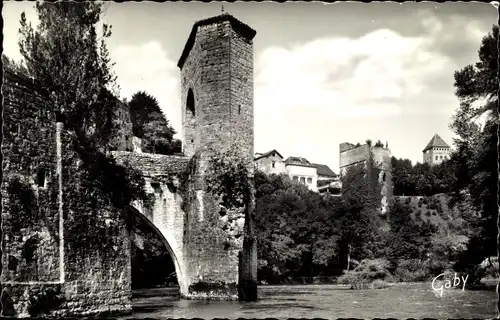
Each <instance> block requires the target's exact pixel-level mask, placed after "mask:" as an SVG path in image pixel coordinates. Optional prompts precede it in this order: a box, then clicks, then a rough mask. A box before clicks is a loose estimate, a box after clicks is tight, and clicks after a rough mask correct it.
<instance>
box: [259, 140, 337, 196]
mask: <svg viewBox="0 0 500 320" xmlns="http://www.w3.org/2000/svg"><path fill="white" fill-rule="evenodd" d="M254 165H255V168H256V169H258V170H260V171H262V172H264V173H266V174H272V173H274V174H281V173H284V174H286V175H288V176H289V177H290V179H291V180H293V181H296V182H299V183H302V184H304V185H306V186H307V187H308V188H309V189H310V190H312V191H315V192H317V191H318V186H319V185H321V186H323V188H322V192H323V191H325V190H326V189H325V187H324V186H325V185H328V184H329V183H330V182H333V181H337V180H338V177H337V175H336V174H335V173H334V172H333V171H332V170H331V169H330V168H329V167H328V166H327V165H324V164H318V163H311V162H309V161H308V160H307V159H305V158H302V157H289V158H287V159H286V160H283V156H282V155H281V154H280V153H279V152H278V151H277V150H271V151H268V152H266V153H256V154H255V157H254ZM320 182H321V183H320Z"/></svg>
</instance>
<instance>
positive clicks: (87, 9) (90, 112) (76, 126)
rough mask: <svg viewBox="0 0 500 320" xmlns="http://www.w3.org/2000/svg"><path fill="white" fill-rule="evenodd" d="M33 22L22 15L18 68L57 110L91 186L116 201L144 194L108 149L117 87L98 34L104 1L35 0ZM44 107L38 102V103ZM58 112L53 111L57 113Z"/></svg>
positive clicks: (135, 177) (132, 173)
mask: <svg viewBox="0 0 500 320" xmlns="http://www.w3.org/2000/svg"><path fill="white" fill-rule="evenodd" d="M35 5H36V11H37V14H38V19H39V21H40V23H39V25H38V26H37V27H36V28H33V26H32V25H31V23H29V22H28V21H27V20H26V15H25V13H22V15H21V28H20V30H19V48H20V51H21V54H22V57H23V62H22V64H21V65H18V66H15V65H14V67H15V68H16V70H20V71H23V72H26V73H27V74H26V75H28V76H30V77H32V78H34V79H36V80H37V81H38V82H40V83H43V89H44V90H43V92H42V95H44V99H45V101H46V102H47V103H46V104H44V105H43V106H44V107H47V108H49V109H50V110H44V111H47V112H49V113H51V114H54V115H59V119H58V120H62V121H63V122H64V128H65V129H66V130H67V132H69V133H70V135H71V137H72V149H73V151H75V152H76V154H78V157H79V160H78V161H80V160H81V161H82V165H81V166H82V169H84V170H85V171H86V172H87V176H88V177H91V179H92V180H94V181H95V183H94V187H97V188H100V189H101V192H102V193H104V194H108V195H109V196H110V199H111V200H112V201H113V203H114V204H115V205H116V206H117V207H123V206H125V205H128V203H130V201H132V200H133V199H136V198H140V197H142V196H143V193H142V188H141V187H140V186H141V185H142V183H143V181H142V180H141V179H140V176H139V175H138V174H137V172H135V171H134V170H132V169H131V168H124V167H122V166H118V165H116V164H115V162H114V159H112V157H110V156H109V155H108V154H107V151H108V150H109V149H110V138H111V136H112V132H113V130H115V129H116V128H114V126H113V121H112V120H113V119H112V117H113V115H114V114H115V111H116V108H117V106H118V100H117V98H116V97H115V96H114V93H113V90H115V89H117V86H116V83H115V76H114V75H113V72H112V66H113V64H112V63H111V61H110V58H109V53H108V50H107V47H106V44H105V40H106V39H107V38H108V37H109V36H111V27H110V26H108V25H106V24H104V25H103V33H102V35H101V36H100V37H98V35H97V32H96V25H97V23H98V22H99V19H100V15H101V10H102V5H103V4H102V3H97V2H81V3H80V2H79V3H69V2H56V3H51V2H43V3H42V2H37V3H36V4H35ZM41 107H42V106H41ZM55 118H56V117H54V119H55Z"/></svg>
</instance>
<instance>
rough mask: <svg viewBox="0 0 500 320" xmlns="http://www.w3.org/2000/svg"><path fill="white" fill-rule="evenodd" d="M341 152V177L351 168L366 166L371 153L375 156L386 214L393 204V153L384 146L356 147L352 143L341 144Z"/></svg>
mask: <svg viewBox="0 0 500 320" xmlns="http://www.w3.org/2000/svg"><path fill="white" fill-rule="evenodd" d="M339 151H340V175H341V176H342V175H344V174H345V172H346V171H347V169H348V168H349V167H352V166H355V165H358V164H365V165H366V162H367V160H368V159H369V156H370V152H371V153H372V154H373V160H374V165H375V166H376V167H377V168H378V169H380V173H379V183H380V184H381V185H382V191H381V193H382V206H381V211H382V213H386V212H387V210H388V208H389V203H390V202H392V165H391V151H390V150H389V148H387V147H386V148H384V147H383V146H373V145H372V146H369V145H368V144H364V145H360V144H357V145H354V144H352V143H348V142H345V143H341V144H340V146H339Z"/></svg>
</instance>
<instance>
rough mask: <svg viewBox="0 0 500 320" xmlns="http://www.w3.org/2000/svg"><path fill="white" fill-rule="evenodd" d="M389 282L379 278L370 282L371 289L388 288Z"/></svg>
mask: <svg viewBox="0 0 500 320" xmlns="http://www.w3.org/2000/svg"><path fill="white" fill-rule="evenodd" d="M388 286H389V284H388V283H387V281H384V280H380V279H377V280H375V281H373V282H372V283H371V284H370V289H384V288H387V287H388Z"/></svg>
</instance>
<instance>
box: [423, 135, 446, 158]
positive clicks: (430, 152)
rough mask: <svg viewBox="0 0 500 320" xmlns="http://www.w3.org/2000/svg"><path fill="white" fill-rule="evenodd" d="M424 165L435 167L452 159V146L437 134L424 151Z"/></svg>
mask: <svg viewBox="0 0 500 320" xmlns="http://www.w3.org/2000/svg"><path fill="white" fill-rule="evenodd" d="M422 154H423V158H424V163H427V164H429V165H430V166H434V165H437V164H440V163H441V162H443V161H445V160H448V159H449V158H450V146H449V145H448V144H447V143H446V142H445V141H444V140H443V139H442V138H441V137H440V136H439V135H437V134H435V135H434V137H432V139H431V141H429V143H428V144H427V146H426V147H425V149H424V150H422Z"/></svg>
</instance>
